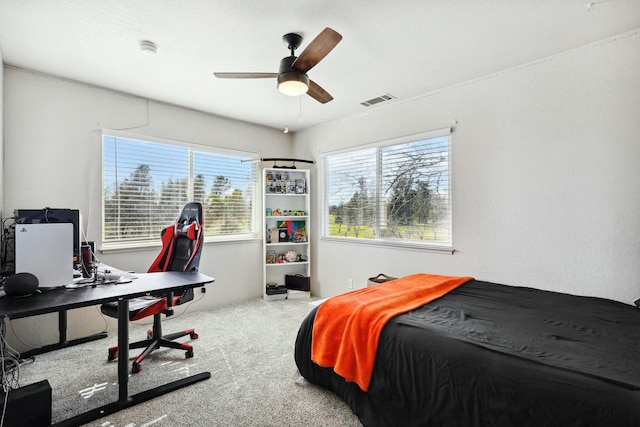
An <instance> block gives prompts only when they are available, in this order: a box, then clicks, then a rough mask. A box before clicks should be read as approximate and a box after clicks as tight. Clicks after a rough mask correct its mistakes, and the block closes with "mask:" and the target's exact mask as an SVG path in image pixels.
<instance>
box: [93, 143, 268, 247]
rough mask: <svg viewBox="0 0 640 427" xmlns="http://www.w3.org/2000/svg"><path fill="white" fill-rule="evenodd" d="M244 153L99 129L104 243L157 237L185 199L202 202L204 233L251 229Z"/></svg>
mask: <svg viewBox="0 0 640 427" xmlns="http://www.w3.org/2000/svg"><path fill="white" fill-rule="evenodd" d="M221 151H222V150H221ZM243 158H246V157H245V156H237V155H230V154H227V153H223V152H216V149H215V148H211V149H210V150H209V147H205V148H203V147H199V146H198V147H196V146H190V145H188V144H178V143H176V144H168V143H160V142H156V141H148V140H142V139H135V138H128V137H126V138H125V137H120V136H115V135H109V134H103V189H104V190H103V242H105V243H107V244H108V243H112V244H116V243H120V244H129V243H132V242H145V241H157V240H158V238H159V233H160V231H161V230H162V229H163V228H164V227H166V225H168V224H170V223H172V222H173V221H175V220H176V219H177V217H178V215H179V214H180V212H181V210H182V207H183V206H184V204H185V203H187V202H189V201H197V202H201V203H202V205H203V210H204V223H205V236H233V235H238V234H247V233H250V234H255V232H256V231H255V230H256V225H255V220H254V218H255V215H254V209H255V206H254V192H255V188H256V184H257V173H256V166H255V163H250V162H245V163H243V162H241V160H242V159H243Z"/></svg>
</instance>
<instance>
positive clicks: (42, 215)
mask: <svg viewBox="0 0 640 427" xmlns="http://www.w3.org/2000/svg"><path fill="white" fill-rule="evenodd" d="M14 213H15V217H16V224H45V223H66V222H69V223H71V224H73V258H72V264H71V265H72V266H73V267H74V268H75V267H76V266H77V264H78V263H79V262H81V258H80V211H79V210H78V209H54V208H44V209H16V210H15V212H14Z"/></svg>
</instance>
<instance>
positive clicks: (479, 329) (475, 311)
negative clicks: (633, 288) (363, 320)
mask: <svg viewBox="0 0 640 427" xmlns="http://www.w3.org/2000/svg"><path fill="white" fill-rule="evenodd" d="M400 280H402V279H400ZM394 282H395V281H393V282H388V283H386V284H382V285H379V286H380V287H392V286H393V283H394ZM358 291H359V290H358ZM358 291H356V292H358ZM335 298H341V297H340V296H339V297H335ZM333 299H334V298H332V299H329V300H328V301H327V302H325V303H323V305H324V304H327V303H328V302H330V301H332V300H333ZM323 305H320V306H319V307H316V308H315V309H313V310H312V311H311V312H310V313H309V315H308V316H307V317H306V318H305V320H304V321H303V322H302V324H301V326H300V329H299V332H298V336H297V339H296V343H295V360H296V364H297V366H298V370H299V371H300V373H301V375H302V376H303V377H304V378H306V379H307V380H308V381H310V382H312V383H314V384H317V385H319V386H322V387H325V388H327V389H329V390H331V391H332V392H334V393H335V394H336V395H338V396H339V397H340V398H342V399H343V400H344V401H345V402H346V403H347V404H348V405H349V407H350V408H351V409H352V411H353V412H354V413H355V414H356V415H357V416H358V418H359V419H360V421H361V423H362V424H363V425H364V426H367V427H369V426H403V427H404V426H465V427H467V426H482V427H486V426H614V425H615V426H631V425H636V426H637V425H640V310H639V309H638V308H636V307H634V306H631V305H627V304H623V303H619V302H615V301H611V300H606V299H601V298H592V297H582V296H574V295H568V294H562V293H556V292H550V291H542V290H537V289H532V288H524V287H514V286H506V285H501V284H496V283H490V282H484V281H479V280H474V279H471V280H468V281H466V282H465V283H464V284H462V285H460V286H459V287H456V288H455V289H453V290H451V291H449V292H448V293H446V294H445V295H444V296H441V297H439V298H437V299H435V300H434V301H431V302H429V303H427V304H424V305H422V306H420V307H418V308H415V309H412V310H410V311H408V312H405V313H403V314H399V315H396V316H394V317H392V318H391V319H390V320H389V321H388V322H387V323H386V324H385V326H384V327H383V328H382V330H381V332H380V335H379V342H378V343H377V351H376V352H375V356H374V359H375V362H374V366H373V370H372V372H371V374H370V375H371V376H370V382H369V384H368V387H367V388H366V390H367V391H363V389H362V387H361V386H359V385H358V384H356V383H355V382H353V381H347V380H345V379H344V378H343V377H341V376H339V375H338V374H336V373H335V372H334V369H333V368H332V367H330V366H329V367H323V366H319V365H318V364H316V363H314V362H313V361H312V336H313V328H314V321H315V318H316V315H317V313H318V310H319V309H320V308H322V306H323ZM325 332H328V331H325Z"/></svg>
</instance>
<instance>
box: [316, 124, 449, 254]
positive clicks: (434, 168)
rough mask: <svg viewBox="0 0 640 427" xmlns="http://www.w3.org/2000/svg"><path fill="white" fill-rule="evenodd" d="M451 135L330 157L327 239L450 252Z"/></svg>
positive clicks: (418, 138)
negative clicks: (432, 247) (435, 248)
mask: <svg viewBox="0 0 640 427" xmlns="http://www.w3.org/2000/svg"><path fill="white" fill-rule="evenodd" d="M449 135H450V130H449V129H446V130H442V131H436V132H429V133H425V134H420V135H414V136H411V137H406V138H401V139H397V140H394V141H387V142H386V143H381V144H376V146H368V147H366V148H359V149H356V150H350V151H345V152H340V153H336V154H330V155H327V156H326V157H325V158H324V171H325V188H324V191H325V197H324V201H325V206H324V230H323V236H324V237H330V238H342V239H349V240H352V241H355V240H356V239H357V240H358V241H369V242H373V241H375V242H380V243H388V244H399V245H421V246H437V247H440V248H443V249H450V248H451V187H450V162H449V144H450V136H449Z"/></svg>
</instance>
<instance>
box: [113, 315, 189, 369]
mask: <svg viewBox="0 0 640 427" xmlns="http://www.w3.org/2000/svg"><path fill="white" fill-rule="evenodd" d="M187 335H189V337H190V338H191V339H192V340H195V339H198V334H197V333H196V332H195V329H186V330H184V331H180V332H174V333H172V334H167V335H164V336H163V335H162V326H161V315H160V313H158V314H155V315H154V316H153V329H150V330H149V331H147V339H146V340H142V341H137V342H133V343H130V344H129V349H130V350H131V349H136V348H144V350H143V351H142V353H140V355H139V356H138V357H136V358H135V359H134V360H133V363H132V365H131V373H133V374H137V373H138V372H140V371H141V370H142V361H143V360H144V358H145V357H147V356H148V355H149V354H151V352H153V351H154V350H156V349H158V348H161V347H167V348H174V349H178V350H185V358H187V359H189V358H191V357H193V347H192V346H191V345H189V344H186V343H180V342H176V341H174V340H175V339H177V338H181V337H184V336H187ZM117 358H118V346H114V347H110V348H109V353H108V356H107V359H108V360H115V359H117Z"/></svg>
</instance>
